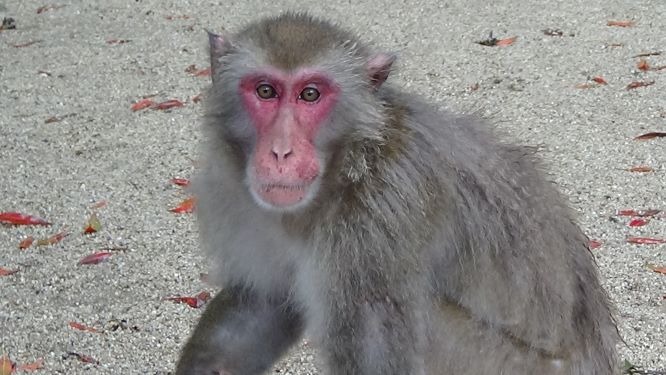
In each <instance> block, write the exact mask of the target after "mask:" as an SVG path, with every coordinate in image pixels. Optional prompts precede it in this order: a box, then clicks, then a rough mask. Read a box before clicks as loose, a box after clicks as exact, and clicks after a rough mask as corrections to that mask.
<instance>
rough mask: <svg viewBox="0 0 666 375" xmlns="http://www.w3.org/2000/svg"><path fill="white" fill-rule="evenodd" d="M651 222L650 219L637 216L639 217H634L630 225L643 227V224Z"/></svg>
mask: <svg viewBox="0 0 666 375" xmlns="http://www.w3.org/2000/svg"><path fill="white" fill-rule="evenodd" d="M649 222H650V220H647V219H641V218H639V217H637V218H634V219H632V220H631V221H630V222H629V226H630V227H642V226H643V225H646V224H647V223H649Z"/></svg>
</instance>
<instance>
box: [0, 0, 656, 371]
mask: <svg viewBox="0 0 666 375" xmlns="http://www.w3.org/2000/svg"><path fill="white" fill-rule="evenodd" d="M489 3H490V4H492V5H487V4H489ZM527 3H528V2H518V1H511V0H497V1H493V2H487V1H485V0H484V1H481V0H472V1H467V0H449V1H436V0H417V1H415V2H396V1H392V0H384V1H376V2H372V3H370V2H352V1H332V2H326V3H320V2H317V1H311V2H302V1H295V0H294V1H273V2H271V5H267V4H263V2H262V1H256V0H250V1H248V0H244V1H235V0H230V1H199V2H197V1H180V0H179V1H175V0H171V1H157V0H137V1H129V0H126V1H121V0H112V1H107V2H101V1H100V2H93V1H65V0H63V1H58V0H56V1H55V2H50V1H45V0H39V1H35V0H20V1H19V0H12V1H0V16H11V17H13V18H15V19H16V25H17V29H16V30H7V31H2V32H0V142H1V144H0V211H20V212H25V213H30V214H34V215H38V216H41V217H44V218H47V219H48V220H49V221H51V222H52V223H53V225H52V226H50V227H25V226H23V227H12V226H0V267H3V268H5V269H11V270H14V269H17V270H18V272H17V273H15V274H13V275H10V276H4V277H0V339H1V341H0V354H1V353H7V354H9V355H10V357H11V358H12V359H13V360H14V361H16V362H18V363H22V364H25V363H30V362H32V361H35V360H36V359H38V358H43V360H44V365H43V366H44V367H43V370H41V372H42V373H48V374H84V373H85V374H90V373H92V374H167V373H169V371H171V370H172V369H173V364H174V362H175V361H176V359H177V355H178V352H179V349H180V347H181V345H182V344H183V343H184V341H185V339H186V338H187V336H188V334H189V332H190V330H191V329H192V327H193V326H194V324H195V322H196V320H197V318H198V316H199V314H200V313H201V311H202V310H201V309H192V308H190V307H188V306H187V305H183V304H175V303H172V302H169V301H165V300H163V298H164V297H167V296H172V295H192V294H195V293H198V292H200V291H202V290H209V291H214V290H213V289H211V287H209V286H207V285H206V284H204V283H203V282H202V281H201V280H200V277H199V274H200V272H205V271H206V265H205V261H204V259H203V258H202V257H201V254H200V252H199V249H198V246H197V236H196V232H197V228H196V223H195V222H194V220H193V217H192V216H191V215H187V214H186V215H176V214H173V213H171V212H169V211H168V209H169V208H170V207H173V206H175V205H176V204H177V203H178V202H180V201H181V200H182V199H184V198H185V197H186V194H185V193H184V192H182V190H181V189H180V188H178V187H176V186H174V185H172V184H171V183H170V182H169V179H170V178H172V177H176V176H178V177H189V176H191V175H192V173H193V171H194V169H195V165H196V159H197V144H198V141H199V138H200V134H199V131H198V126H199V123H200V121H199V118H200V117H201V105H200V104H196V103H194V102H193V101H192V100H191V97H193V96H195V95H197V94H199V93H200V92H201V91H202V89H203V88H204V87H205V86H206V85H207V84H208V78H206V77H203V78H202V77H194V76H192V75H190V74H188V73H186V72H185V69H186V68H187V67H188V66H189V65H191V64H196V65H197V67H207V66H208V59H207V52H206V36H205V33H204V31H203V30H204V28H210V29H213V30H221V29H222V28H227V29H236V28H238V27H239V26H240V25H242V24H243V23H244V22H247V21H248V20H251V19H253V18H255V17H256V16H260V15H268V14H275V13H276V12H278V11H280V10H287V9H309V10H310V11H311V12H312V13H314V14H316V15H322V16H326V17H330V18H332V19H334V20H337V21H339V22H341V23H342V24H344V25H346V26H348V27H349V28H352V29H354V30H357V31H359V32H361V33H362V34H363V35H364V39H366V40H372V41H375V42H377V46H378V48H381V49H389V50H393V51H397V52H398V53H399V54H400V63H399V66H398V68H399V70H398V72H397V73H396V74H394V75H393V76H392V77H391V79H392V80H393V81H394V82H397V83H400V84H402V85H404V86H406V87H408V88H409V90H412V91H415V92H420V93H422V94H424V95H426V96H428V97H430V98H431V99H432V100H434V101H438V102H441V103H442V104H443V105H447V106H448V107H450V108H452V109H453V110H455V111H460V112H480V113H482V114H484V115H486V116H489V117H491V119H492V120H493V121H494V122H495V123H496V124H497V126H499V127H501V128H502V129H504V130H506V131H507V132H509V133H510V134H512V135H513V136H515V138H516V139H518V140H519V141H520V142H523V143H525V144H529V145H539V146H540V150H541V151H540V153H541V154H542V155H543V157H544V158H545V159H546V160H547V162H548V165H549V171H550V173H551V177H552V179H553V180H554V181H556V182H557V183H558V184H559V185H560V186H561V188H562V189H563V190H564V191H565V193H566V194H567V195H568V197H569V198H570V200H571V203H572V205H573V206H574V207H575V209H576V210H577V211H578V213H579V215H580V222H581V225H582V226H583V227H584V228H585V230H586V232H587V233H588V234H589V236H590V237H591V238H593V239H596V240H599V241H601V242H602V245H601V247H600V248H598V249H596V250H594V253H595V254H596V256H597V260H598V264H599V267H600V270H601V274H602V276H603V279H604V284H605V286H606V287H607V288H608V290H609V293H610V295H611V296H612V299H613V300H614V301H615V302H616V304H617V309H618V314H617V317H618V321H619V326H620V331H621V333H622V336H623V337H624V339H625V341H626V345H622V346H621V347H620V350H621V355H622V358H623V359H627V360H629V361H631V362H632V363H634V364H636V365H640V366H644V367H645V368H650V369H665V368H666V300H664V298H666V275H662V274H659V273H656V272H653V271H651V270H650V269H648V267H647V266H646V264H653V265H659V266H666V245H664V244H662V245H632V244H628V243H627V242H626V237H628V236H645V237H657V238H666V219H665V218H664V217H663V216H662V217H661V218H653V219H652V220H651V221H650V222H649V223H648V225H646V226H643V227H629V226H628V225H627V222H628V221H629V219H630V218H627V217H618V216H615V215H614V214H615V212H616V210H620V209H628V208H634V209H666V186H665V185H666V183H665V181H666V138H661V139H654V140H649V141H644V142H640V141H636V140H633V138H634V137H635V136H637V135H640V134H643V133H647V132H651V131H666V69H664V70H661V71H648V72H641V71H640V70H638V69H637V68H636V64H637V62H638V58H635V57H633V56H635V55H637V54H639V53H645V52H655V51H662V52H663V53H662V54H661V55H654V56H649V57H646V59H647V61H648V62H649V64H651V66H653V67H657V66H663V65H666V32H665V30H666V2H665V1H663V0H638V1H617V0H588V1H584V2H583V1H573V0H568V1H565V0H548V1H545V0H544V1H533V2H529V4H527ZM102 4H103V5H102ZM48 5H54V6H55V7H53V8H49V9H46V10H44V11H43V12H41V13H38V12H37V10H38V8H39V7H41V6H48ZM169 18H171V19H169ZM608 20H632V21H634V22H635V24H634V26H633V27H627V28H623V27H609V26H607V21H608ZM547 28H553V29H560V30H561V31H562V32H563V36H548V35H545V34H544V33H543V31H542V30H543V29H547ZM490 31H493V33H494V35H496V36H498V37H500V38H503V37H511V36H518V39H517V40H516V42H515V43H514V44H513V45H511V46H509V47H505V48H498V47H494V48H493V47H485V46H481V45H479V44H475V43H474V42H475V41H478V40H481V39H485V38H486V37H487V36H488V33H489V32H490ZM114 39H115V40H116V42H115V43H109V41H111V40H114ZM123 41H126V42H123ZM28 42H35V43H34V44H32V45H28V46H24V47H15V46H14V45H21V44H25V43H28ZM594 76H602V77H603V78H604V79H605V80H606V81H607V82H608V84H607V85H597V86H598V87H592V88H587V89H581V88H576V87H575V86H576V85H577V84H584V83H590V82H592V81H590V78H592V77H594ZM632 81H654V84H653V85H651V86H648V87H642V88H638V89H635V90H626V89H625V87H626V86H627V84H629V83H630V82H632ZM591 85H592V86H594V85H596V84H593V83H592V84H591ZM147 95H155V96H154V97H153V100H155V101H162V100H167V99H180V100H182V101H185V102H186V104H185V106H184V107H181V108H175V109H173V110H170V111H155V110H144V111H139V112H132V111H131V110H130V105H131V104H132V103H133V102H134V101H136V100H138V99H140V98H142V97H144V96H147ZM53 116H55V117H56V121H47V120H48V119H50V118H51V117H53ZM57 120H59V121H57ZM637 165H647V166H650V167H652V168H653V169H654V171H653V172H651V173H632V172H628V171H627V170H626V169H627V168H630V167H632V166H637ZM101 200H105V201H107V202H108V205H107V206H106V207H104V208H99V209H93V208H92V206H93V204H94V203H95V202H99V201H101ZM93 211H96V212H97V215H98V217H99V219H100V221H101V223H102V228H101V230H100V231H99V232H98V233H95V234H92V235H83V234H81V230H82V228H83V226H84V223H85V222H86V220H87V219H88V217H89V215H90V214H91V213H92V212H93ZM62 230H64V231H67V232H68V233H70V235H69V236H67V237H66V238H65V239H64V240H62V241H61V242H59V243H57V244H55V245H52V246H40V247H37V246H34V245H33V247H30V248H29V249H27V250H19V249H18V244H19V242H20V241H21V240H22V239H23V238H25V237H26V236H29V235H31V236H34V237H36V238H41V237H47V236H50V235H52V234H54V233H57V232H59V231H62ZM104 248H111V249H112V252H113V255H112V256H111V257H110V258H109V259H108V261H106V262H105V263H102V264H99V265H91V266H79V265H77V262H78V261H79V260H80V259H81V258H82V257H84V256H86V255H88V254H90V253H92V252H95V251H99V250H100V249H104ZM543 267H548V265H547V264H544V265H543ZM72 321H73V322H78V323H82V324H85V325H87V326H90V327H94V328H96V329H98V330H100V331H101V333H92V332H82V331H79V330H75V329H73V328H71V327H70V326H69V324H68V323H69V322H72ZM68 353H78V354H81V355H88V356H91V357H93V358H94V359H95V360H97V361H98V362H99V363H98V364H91V363H83V362H81V361H79V359H77V357H76V356H75V355H72V354H68ZM275 372H280V373H282V374H285V373H287V374H313V373H316V369H315V366H314V364H313V355H312V351H311V349H309V348H307V346H301V347H300V348H297V349H295V350H294V352H293V353H292V354H291V355H290V356H289V357H288V358H286V359H285V360H284V361H282V362H281V363H280V364H279V365H278V367H277V368H276V370H275Z"/></svg>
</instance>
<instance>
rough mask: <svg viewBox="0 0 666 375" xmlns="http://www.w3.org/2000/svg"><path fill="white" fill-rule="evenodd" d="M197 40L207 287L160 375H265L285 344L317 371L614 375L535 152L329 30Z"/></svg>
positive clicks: (601, 304)
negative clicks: (414, 85)
mask: <svg viewBox="0 0 666 375" xmlns="http://www.w3.org/2000/svg"><path fill="white" fill-rule="evenodd" d="M208 33H209V35H208V39H209V40H208V41H209V51H210V60H211V71H212V84H211V86H210V90H209V92H208V94H207V97H206V103H205V106H206V107H205V114H204V116H203V123H204V124H203V134H204V137H203V138H204V141H203V147H202V163H203V164H202V165H201V166H200V171H199V172H198V174H197V177H195V179H194V181H193V192H194V194H195V196H196V197H197V208H196V212H197V218H198V223H199V231H200V237H201V244H202V247H203V248H204V250H205V251H206V252H207V254H208V259H209V262H210V265H211V267H212V271H211V276H213V275H214V276H215V277H216V280H217V282H219V283H220V285H221V286H222V289H221V291H220V292H219V293H218V294H217V295H216V296H215V297H214V298H213V299H212V300H211V301H210V302H209V304H208V306H207V308H206V310H205V311H204V313H203V315H202V317H201V319H200V321H199V323H198V325H197V326H196V328H195V329H194V332H193V333H192V334H191V336H190V338H189V340H188V341H187V342H186V343H185V345H184V347H183V349H182V352H181V355H180V358H179V360H178V363H177V365H176V374H177V375H195V374H196V375H201V374H225V375H230V374H233V375H238V374H242V375H248V374H249V375H252V374H262V373H265V372H266V371H268V370H269V369H270V368H271V366H272V365H273V364H274V363H275V362H276V361H277V360H279V358H281V356H283V355H284V354H285V353H286V352H287V351H288V349H289V348H290V347H291V346H293V345H294V344H295V343H296V342H297V341H299V339H301V338H302V337H307V338H308V340H309V341H310V342H311V343H313V344H314V345H315V346H316V348H317V353H318V359H319V360H320V362H321V364H320V365H321V367H322V369H323V371H324V373H326V374H332V375H343V374H344V375H349V374H354V375H356V374H361V375H379V374H382V375H406V374H410V375H435V374H468V375H486V374H487V375H499V374H512V375H517V374H543V375H555V374H566V375H583V374H585V375H602V374H603V375H608V374H616V373H617V371H618V364H617V362H618V361H617V353H616V344H617V342H618V340H619V334H618V331H617V328H616V323H615V320H614V316H613V315H614V314H613V307H612V304H611V302H610V298H609V297H608V295H607V294H606V292H605V291H604V289H603V288H602V286H601V283H600V280H599V275H598V271H597V268H596V264H595V261H594V258H593V255H592V254H591V252H590V250H589V247H588V240H587V237H586V236H585V235H584V233H583V232H582V230H581V229H580V227H579V226H578V225H577V224H576V221H575V218H574V214H573V210H572V209H571V208H570V207H569V205H568V203H567V202H566V199H565V197H564V195H563V194H562V193H561V192H560V191H559V190H558V188H557V187H556V186H555V184H554V183H552V182H550V181H548V180H547V178H546V175H545V172H544V169H545V167H544V163H543V162H542V161H541V160H540V158H539V157H538V156H537V155H536V152H535V151H534V150H533V149H532V148H529V147H527V146H520V145H517V144H514V143H513V142H511V141H509V140H508V137H507V136H506V135H504V134H502V133H501V132H500V131H498V130H496V129H493V128H492V127H491V126H489V125H488V124H487V123H486V120H483V119H480V118H478V117H475V116H472V115H458V114H454V113H452V112H449V111H448V110H446V109H442V108H439V107H438V106H436V105H433V104H431V103H429V102H428V101H427V100H426V99H424V97H423V96H422V95H419V93H413V92H409V91H407V90H404V89H400V88H399V87H396V86H395V85H393V84H392V83H391V82H387V79H388V77H389V74H390V73H391V71H392V69H393V65H394V64H395V61H396V55H395V54H394V53H391V52H376V51H375V50H374V49H373V48H372V47H371V45H370V44H366V43H365V42H362V41H361V40H360V39H359V38H357V37H356V36H355V35H353V34H352V32H350V31H348V30H346V29H344V28H343V27H341V26H338V25H337V24H335V23H333V22H331V21H327V20H325V19H321V18H317V17H315V16H312V15H310V14H308V13H298V12H287V13H282V14H280V15H276V16H272V17H267V18H262V19H260V20H258V21H255V22H252V23H249V24H247V25H246V26H244V27H243V28H242V29H241V30H240V31H238V32H236V33H223V34H216V33H213V32H210V31H209V32H208ZM422 89H427V88H425V87H422Z"/></svg>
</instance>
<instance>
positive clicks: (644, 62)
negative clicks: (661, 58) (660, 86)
mask: <svg viewBox="0 0 666 375" xmlns="http://www.w3.org/2000/svg"><path fill="white" fill-rule="evenodd" d="M636 68H638V70H642V71H644V72H647V71H648V70H650V64H648V62H647V60H645V59H640V60H638V62H637V63H636Z"/></svg>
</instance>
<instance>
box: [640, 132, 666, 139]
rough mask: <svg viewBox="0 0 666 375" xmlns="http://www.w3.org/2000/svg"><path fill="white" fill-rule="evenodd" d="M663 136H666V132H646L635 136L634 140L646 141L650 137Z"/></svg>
mask: <svg viewBox="0 0 666 375" xmlns="http://www.w3.org/2000/svg"><path fill="white" fill-rule="evenodd" d="M661 137H666V132H651V133H645V134H641V135H639V136H638V137H635V138H634V140H636V141H645V140H648V139H652V138H661Z"/></svg>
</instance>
